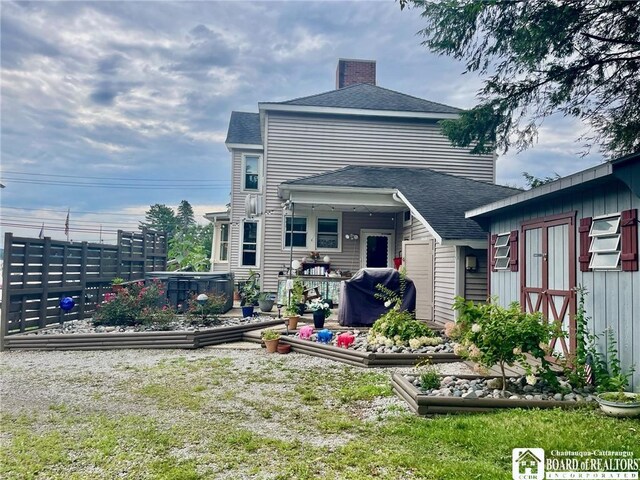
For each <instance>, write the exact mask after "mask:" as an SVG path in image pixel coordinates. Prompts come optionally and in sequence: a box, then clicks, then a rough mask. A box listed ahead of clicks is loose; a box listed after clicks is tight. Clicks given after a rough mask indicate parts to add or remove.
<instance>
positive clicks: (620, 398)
mask: <svg viewBox="0 0 640 480" xmlns="http://www.w3.org/2000/svg"><path fill="white" fill-rule="evenodd" d="M596 400H597V401H598V404H599V405H600V409H601V410H602V411H603V412H604V413H606V414H607V415H610V416H612V417H636V416H638V415H640V393H631V392H624V391H618V392H605V393H601V394H599V395H597V396H596Z"/></svg>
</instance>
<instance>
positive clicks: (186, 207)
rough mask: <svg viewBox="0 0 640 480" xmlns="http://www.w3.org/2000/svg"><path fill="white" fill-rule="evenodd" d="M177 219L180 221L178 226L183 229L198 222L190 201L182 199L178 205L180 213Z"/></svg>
mask: <svg viewBox="0 0 640 480" xmlns="http://www.w3.org/2000/svg"><path fill="white" fill-rule="evenodd" d="M176 221H177V222H178V226H179V227H180V228H183V229H185V228H188V227H191V226H193V225H195V224H196V221H195V219H194V218H193V208H192V207H191V204H190V203H189V202H188V201H186V200H182V201H181V202H180V205H178V214H177V215H176Z"/></svg>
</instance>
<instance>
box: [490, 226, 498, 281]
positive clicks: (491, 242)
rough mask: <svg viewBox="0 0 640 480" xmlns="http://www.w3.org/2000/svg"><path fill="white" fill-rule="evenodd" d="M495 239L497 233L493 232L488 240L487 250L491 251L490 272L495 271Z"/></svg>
mask: <svg viewBox="0 0 640 480" xmlns="http://www.w3.org/2000/svg"><path fill="white" fill-rule="evenodd" d="M497 240H498V235H497V234H495V233H494V234H493V235H491V238H490V240H489V243H490V248H489V251H490V252H491V271H492V272H497V270H496V241H497Z"/></svg>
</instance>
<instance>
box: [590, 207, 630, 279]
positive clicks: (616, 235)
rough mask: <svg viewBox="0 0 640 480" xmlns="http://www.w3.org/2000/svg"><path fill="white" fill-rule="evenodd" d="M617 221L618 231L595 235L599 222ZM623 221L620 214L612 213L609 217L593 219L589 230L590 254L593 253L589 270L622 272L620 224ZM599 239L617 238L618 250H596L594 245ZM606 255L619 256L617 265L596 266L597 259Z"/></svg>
mask: <svg viewBox="0 0 640 480" xmlns="http://www.w3.org/2000/svg"><path fill="white" fill-rule="evenodd" d="M608 218H611V219H615V220H617V221H616V224H615V225H616V229H615V231H607V232H602V233H593V227H594V225H595V223H596V222H597V221H598V220H605V219H608ZM621 220H622V215H621V213H620V212H618V213H611V214H608V215H600V216H598V217H593V218H592V220H591V228H590V229H589V238H591V243H590V244H589V253H591V261H590V262H589V269H590V270H595V271H620V270H622V265H621V263H620V257H621V255H622V239H621V237H622V233H621V232H620V223H621ZM597 238H617V242H616V248H608V249H598V250H596V249H595V248H594V243H595V241H596V239H597ZM605 255H607V256H608V255H617V260H616V264H615V265H612V266H602V265H596V262H597V259H598V258H601V257H603V256H605Z"/></svg>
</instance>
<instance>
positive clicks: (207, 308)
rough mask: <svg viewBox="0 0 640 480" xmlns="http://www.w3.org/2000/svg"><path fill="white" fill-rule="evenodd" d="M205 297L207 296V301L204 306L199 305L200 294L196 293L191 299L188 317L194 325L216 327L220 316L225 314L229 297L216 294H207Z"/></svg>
mask: <svg viewBox="0 0 640 480" xmlns="http://www.w3.org/2000/svg"><path fill="white" fill-rule="evenodd" d="M205 295H206V296H207V301H206V302H205V303H204V305H200V304H199V303H198V300H197V298H198V294H196V293H194V294H192V295H191V297H189V308H188V310H187V317H188V318H189V320H191V322H192V323H194V322H197V323H201V324H203V325H214V324H216V323H218V321H219V319H218V315H220V314H221V313H222V312H223V310H224V305H225V303H226V302H227V297H226V296H225V295H222V294H218V293H215V292H205Z"/></svg>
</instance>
